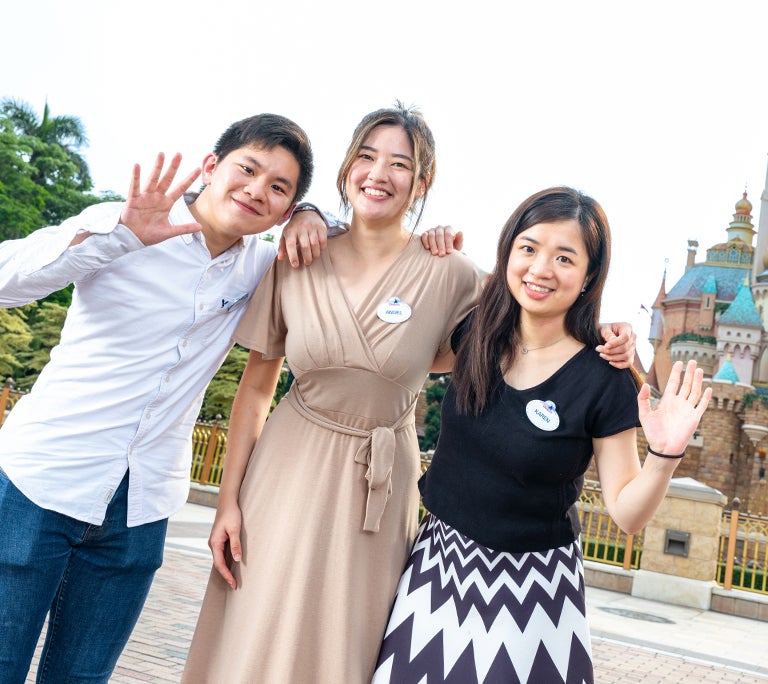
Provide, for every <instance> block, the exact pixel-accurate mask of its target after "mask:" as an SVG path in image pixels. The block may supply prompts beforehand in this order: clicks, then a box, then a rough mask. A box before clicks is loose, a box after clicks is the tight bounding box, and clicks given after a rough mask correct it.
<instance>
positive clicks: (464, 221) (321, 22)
mask: <svg viewBox="0 0 768 684" xmlns="http://www.w3.org/2000/svg"><path fill="white" fill-rule="evenodd" d="M0 16H1V17H2V29H1V30H0V35H1V37H0V65H1V66H0V96H8V97H14V98H18V99H21V100H24V101H26V102H28V103H29V104H30V105H32V106H33V107H34V108H35V109H36V110H37V111H38V112H40V113H42V109H43V104H44V102H45V100H46V98H47V100H48V102H49V105H50V107H51V110H52V113H53V114H54V115H56V114H69V115H74V116H78V117H80V118H81V119H82V122H83V124H84V125H85V127H86V130H87V133H88V136H89V139H90V146H89V147H88V148H87V149H86V150H85V151H84V152H85V156H86V159H87V160H88V162H89V164H90V168H91V172H92V175H93V178H94V181H95V183H96V190H97V191H101V190H113V191H115V192H118V193H120V194H125V192H126V191H127V183H128V179H129V175H130V169H131V166H132V164H133V163H134V162H139V163H141V164H142V165H148V164H149V163H151V161H152V160H153V159H154V156H155V154H156V153H157V152H158V151H161V150H162V151H165V152H167V153H169V154H170V153H172V152H175V151H180V152H182V153H183V154H184V162H183V164H184V168H192V167H194V166H197V165H198V164H199V163H200V161H201V160H202V158H203V156H204V155H205V153H206V152H207V151H208V150H209V149H210V148H211V147H212V145H213V143H214V141H215V139H216V138H217V136H218V135H219V133H221V132H222V131H223V130H224V128H226V127H227V126H228V125H229V124H230V123H231V122H232V121H235V120H237V119H240V118H243V117H245V116H248V115H251V114H254V113H257V112H265V111H271V112H277V113H280V114H284V115H286V116H289V117H291V118H293V119H295V120H296V121H297V122H298V123H300V124H301V125H302V126H303V127H304V128H305V129H306V130H307V132H308V133H309V136H310V138H311V140H312V143H313V147H314V150H315V157H316V173H315V181H314V183H313V185H312V187H311V189H310V193H309V197H308V199H311V200H313V201H314V202H316V203H318V204H320V205H322V206H324V207H326V208H328V209H330V210H332V211H336V210H337V208H338V197H337V194H336V191H335V176H336V169H337V168H338V165H339V163H340V161H341V158H342V156H343V153H344V150H345V148H346V145H347V143H348V141H349V138H350V136H351V133H352V129H353V128H354V126H355V125H356V124H357V122H358V121H359V120H360V118H361V117H362V116H363V115H364V114H366V113H367V112H369V111H371V110H373V109H376V108H379V107H383V106H388V105H390V104H392V103H393V101H394V100H395V99H400V100H402V101H403V102H405V103H406V104H409V105H411V104H413V105H417V106H419V107H420V108H421V109H422V111H423V113H424V114H425V116H426V118H427V121H428V122H429V123H430V125H431V127H432V129H433V131H434V134H435V138H436V140H437V146H438V173H437V176H436V185H435V188H434V190H433V192H432V194H431V196H430V199H429V203H428V207H427V212H426V214H425V219H424V221H423V223H422V226H421V227H423V228H424V227H429V226H430V225H433V224H435V223H450V224H452V225H453V226H456V227H458V228H461V229H462V230H464V233H465V240H466V241H465V251H466V252H467V253H468V254H469V255H470V256H471V257H473V258H474V259H475V261H476V262H477V263H479V264H480V265H481V266H482V267H484V268H486V269H490V268H491V267H492V265H493V262H494V258H495V243H496V238H497V236H498V232H499V229H500V228H501V226H502V225H503V223H504V221H505V220H506V219H507V217H508V216H509V214H510V213H511V212H512V210H513V209H514V208H515V207H516V206H517V204H519V202H520V201H521V200H522V199H524V198H525V197H527V196H528V195H529V194H531V193H532V192H535V191H537V190H539V189H541V188H544V187H547V186H550V185H556V184H567V185H572V186H574V187H577V188H579V189H580V190H583V191H584V192H587V193H588V194H591V195H592V196H594V197H595V198H596V199H597V200H598V201H599V202H601V204H602V205H603V207H604V208H605V210H606V212H607V214H608V217H609V219H610V221H611V226H612V229H613V236H614V251H613V261H612V266H611V276H610V278H609V281H608V291H607V293H606V297H605V299H604V303H603V312H602V318H603V320H629V321H631V322H632V323H633V325H634V326H635V328H636V329H637V332H638V336H639V338H641V339H640V344H639V347H638V350H639V353H640V358H641V359H642V360H643V362H644V363H645V364H646V366H647V364H648V362H649V360H650V355H649V346H648V345H647V344H646V343H645V342H644V340H643V338H645V337H646V336H647V320H648V319H647V315H645V314H643V313H641V312H640V305H641V304H645V305H646V306H648V307H650V305H651V304H652V303H653V300H654V298H655V296H656V293H657V292H658V288H659V284H660V281H661V276H662V273H663V271H664V268H665V267H666V268H667V273H668V278H667V283H668V286H670V285H671V284H673V283H674V282H675V281H676V280H677V279H678V278H679V277H680V276H681V275H682V273H683V268H684V265H685V258H686V247H687V240H688V239H689V238H693V239H697V240H698V241H699V243H700V248H699V254H698V257H697V260H699V261H701V260H703V259H704V257H705V253H704V250H705V249H706V247H707V246H709V245H711V244H714V243H717V242H721V241H723V240H724V238H725V229H726V228H727V226H728V223H729V222H730V221H731V218H732V214H733V211H734V204H735V202H736V201H737V200H738V199H739V198H740V196H741V193H742V192H743V191H744V189H745V188H746V189H747V191H748V193H749V198H750V200H751V201H752V202H753V204H754V211H753V215H754V223H755V225H757V221H758V216H759V207H760V194H761V192H762V189H763V187H764V185H765V179H766V167H767V166H768V2H765V0H750V1H741V0H731V1H730V2H727V3H726V2H721V1H720V2H713V1H711V0H698V1H692V0H665V1H658V0H648V1H646V2H642V3H640V2H626V1H625V2H622V1H621V0H609V1H604V2H590V1H588V0H580V1H575V0H571V1H569V2H566V1H552V2H546V1H540V0H539V1H537V0H529V1H527V2H515V1H513V0H506V1H505V0H471V1H469V2H467V1H461V2H458V1H454V0H388V1H387V2H378V3H366V2H361V1H360V0H341V1H334V0H325V1H324V2H318V0H304V1H295V0H293V1H292V0H281V1H279V2H278V1H273V2H247V1H243V0H240V1H239V2H233V1H231V0H216V1H215V2H200V1H198V0H187V1H186V2H179V1H178V0H152V1H151V2H150V1H149V0H133V1H132V2H126V1H124V0H109V1H104V0H89V1H81V0H69V1H68V2H60V1H57V0H36V1H35V2H24V3H22V2H13V3H7V5H6V7H4V9H3V10H2V12H1V13H0ZM667 260H668V261H667Z"/></svg>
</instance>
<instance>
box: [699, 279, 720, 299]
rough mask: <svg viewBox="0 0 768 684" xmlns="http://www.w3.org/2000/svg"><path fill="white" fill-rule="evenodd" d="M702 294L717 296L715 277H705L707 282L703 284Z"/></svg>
mask: <svg viewBox="0 0 768 684" xmlns="http://www.w3.org/2000/svg"><path fill="white" fill-rule="evenodd" d="M701 293H702V294H713V295H716V294H717V281H716V280H715V276H713V275H710V276H707V280H706V281H705V283H704V287H702V288H701Z"/></svg>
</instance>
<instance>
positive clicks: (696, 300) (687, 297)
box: [648, 193, 768, 389]
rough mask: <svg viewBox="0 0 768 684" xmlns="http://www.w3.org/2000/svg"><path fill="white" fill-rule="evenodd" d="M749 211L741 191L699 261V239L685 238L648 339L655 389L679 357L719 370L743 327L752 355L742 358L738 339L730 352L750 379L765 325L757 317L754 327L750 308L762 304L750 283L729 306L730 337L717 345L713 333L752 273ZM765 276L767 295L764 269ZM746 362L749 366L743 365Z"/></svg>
mask: <svg viewBox="0 0 768 684" xmlns="http://www.w3.org/2000/svg"><path fill="white" fill-rule="evenodd" d="M751 211H752V204H751V203H750V201H749V200H748V199H747V195H746V193H744V194H743V196H742V197H741V198H740V199H739V200H738V201H737V202H736V205H735V212H734V214H733V220H732V221H731V222H730V223H729V224H728V227H727V228H726V233H727V236H728V237H727V241H726V242H722V243H719V244H716V245H713V246H712V247H710V248H708V249H707V258H706V261H704V262H703V263H695V255H696V248H697V247H698V243H697V242H696V241H695V240H689V241H688V259H687V263H686V268H685V273H684V274H683V276H682V277H681V278H680V280H678V281H677V283H675V285H674V286H673V287H672V288H671V289H670V290H669V292H668V293H667V294H666V295H665V296H663V297H662V299H661V301H660V302H658V303H659V305H660V312H659V315H657V316H656V318H655V322H656V325H655V326H652V328H651V335H650V342H651V344H653V346H654V350H655V354H654V358H653V365H652V367H651V369H650V370H649V373H648V375H649V378H652V379H653V380H654V381H655V382H656V383H657V384H656V388H657V389H661V388H663V387H664V386H666V383H667V379H668V378H669V372H670V370H671V368H672V363H673V362H674V361H678V360H679V361H682V362H683V363H685V362H687V361H688V360H689V359H694V360H696V361H697V362H698V364H699V366H701V368H702V369H703V370H704V373H705V374H706V375H707V376H710V377H711V376H712V375H713V374H715V373H716V372H717V370H718V367H719V364H720V363H722V360H723V358H724V356H725V353H727V351H734V349H735V346H736V343H737V342H739V343H742V342H743V340H744V337H743V336H744V335H747V330H749V333H748V334H749V337H750V341H749V351H748V355H749V357H750V359H751V360H750V361H749V362H748V363H742V358H741V355H743V353H744V345H743V344H740V346H739V350H738V353H734V354H733V358H734V365H735V367H736V368H737V372H739V374H740V375H741V374H743V373H745V372H747V371H749V377H742V378H741V382H744V383H751V382H752V380H753V377H752V368H753V366H754V365H755V362H756V359H755V358H752V356H753V354H756V353H758V352H756V351H755V350H756V349H759V347H760V339H759V338H760V337H761V336H762V330H761V329H762V328H763V327H764V326H763V323H762V322H761V323H760V326H759V328H754V327H753V326H754V324H755V322H756V321H755V320H754V318H755V315H757V317H758V318H759V317H760V315H761V314H754V312H755V311H761V310H760V309H755V308H754V303H753V302H752V301H751V293H750V292H749V287H748V286H747V293H746V295H742V300H741V301H740V303H739V306H738V307H737V309H734V311H733V312H732V320H731V323H732V324H733V327H732V329H730V330H729V334H730V335H731V337H726V338H723V340H722V345H720V346H718V339H717V336H718V331H717V330H718V320H719V318H718V316H721V315H722V312H724V311H725V310H726V309H727V308H728V306H729V305H730V304H731V303H732V302H733V301H734V300H735V299H736V296H737V294H738V293H739V291H740V290H741V288H742V287H743V285H744V283H745V279H746V281H747V282H749V281H750V279H751V278H750V276H751V273H752V264H753V261H754V252H755V249H754V247H753V246H752V241H753V239H754V236H755V229H754V226H753V225H752V215H751ZM767 230H768V228H767ZM766 276H767V278H766V296H768V274H766ZM746 299H749V300H750V301H749V302H747V301H746ZM766 304H767V306H766V307H764V309H765V315H766V316H768V301H767V302H766ZM655 306H656V304H654V307H655ZM747 309H749V311H747ZM745 312H747V313H746V315H747V318H746V319H745V318H744V315H745ZM753 314H754V315H753ZM652 319H653V315H652ZM745 323H746V327H745V325H744V324H745ZM758 364H759V362H758ZM747 365H749V368H746V366H747ZM766 365H767V366H768V362H767V364H766ZM742 366H743V367H742ZM767 370H768V369H767Z"/></svg>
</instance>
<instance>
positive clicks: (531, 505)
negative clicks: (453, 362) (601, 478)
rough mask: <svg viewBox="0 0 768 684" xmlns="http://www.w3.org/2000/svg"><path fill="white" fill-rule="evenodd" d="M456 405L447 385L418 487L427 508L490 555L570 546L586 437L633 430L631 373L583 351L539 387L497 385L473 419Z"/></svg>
mask: <svg viewBox="0 0 768 684" xmlns="http://www.w3.org/2000/svg"><path fill="white" fill-rule="evenodd" d="M455 398H456V395H455V392H454V390H453V388H452V387H451V386H450V385H449V387H448V390H447V392H446V394H445V397H444V398H443V406H442V416H441V424H440V438H439V440H438V444H437V447H436V449H435V453H434V456H433V458H432V463H431V465H430V466H429V468H428V470H427V472H426V473H425V474H424V476H423V477H422V478H421V480H420V481H419V489H420V490H421V493H422V496H423V500H424V505H425V507H426V508H427V510H429V511H430V512H431V513H433V514H435V515H436V516H437V517H438V518H441V519H442V520H444V521H445V522H447V523H448V524H449V525H451V526H453V527H455V528H456V529H457V530H458V531H459V532H461V533H463V534H465V535H467V536H468V537H470V538H472V539H474V540H475V541H477V542H479V543H480V544H482V545H484V546H487V547H489V548H491V549H495V550H497V551H509V552H516V553H518V552H527V551H543V550H545V549H551V548H557V547H559V546H563V545H565V544H569V543H571V542H572V541H574V540H575V539H576V538H577V537H578V535H579V532H580V531H581V525H580V522H579V516H578V511H577V509H576V506H575V502H576V501H577V500H578V498H579V496H580V494H581V489H582V485H583V483H584V472H585V471H586V470H587V467H588V466H589V462H590V460H591V458H592V438H593V437H597V438H600V437H608V436H610V435H615V434H618V433H620V432H623V431H624V430H628V429H630V428H633V427H637V426H639V425H640V423H639V421H638V411H637V387H636V385H635V382H634V379H633V377H632V374H631V373H630V371H629V370H617V369H616V368H614V367H613V366H610V365H609V364H608V363H606V362H605V361H603V360H602V359H601V358H600V356H599V355H598V354H597V353H596V352H595V351H594V350H593V349H591V348H588V347H585V348H584V349H582V350H581V351H580V352H578V353H577V354H575V355H574V356H573V357H571V358H570V359H569V360H568V361H567V362H566V363H565V364H564V365H563V366H562V367H561V368H560V369H559V370H557V371H556V372H555V373H554V374H553V375H552V376H551V377H549V378H548V379H547V380H545V381H544V382H543V383H541V384H540V385H538V386H536V387H532V388H530V389H526V390H516V389H514V388H512V387H510V386H509V385H507V384H506V383H504V382H502V386H501V388H500V389H499V391H498V392H497V393H496V395H495V396H494V397H493V399H492V401H491V402H490V404H489V405H488V406H486V409H485V411H484V412H483V413H482V414H480V415H479V416H472V415H460V414H458V413H457V410H456V404H455Z"/></svg>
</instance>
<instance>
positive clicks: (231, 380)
mask: <svg viewBox="0 0 768 684" xmlns="http://www.w3.org/2000/svg"><path fill="white" fill-rule="evenodd" d="M247 361H248V351H247V350H246V349H243V348H242V347H240V346H238V345H235V346H234V347H233V348H232V349H231V350H230V352H229V354H228V355H227V358H226V359H224V363H223V364H222V365H221V368H219V370H218V372H217V373H216V375H214V376H213V379H212V380H211V382H210V384H209V385H208V388H207V389H206V390H205V398H204V399H203V405H202V407H201V408H200V419H201V420H205V421H210V420H214V419H215V418H216V416H217V415H219V416H221V417H222V418H223V419H224V420H225V421H228V420H229V414H230V413H231V412H232V400H233V399H234V398H235V392H236V391H237V384H238V383H239V382H240V376H241V375H242V374H243V369H244V368H245V364H246V362H247Z"/></svg>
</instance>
